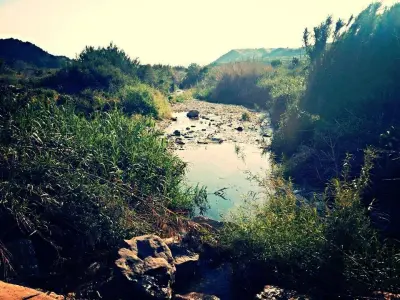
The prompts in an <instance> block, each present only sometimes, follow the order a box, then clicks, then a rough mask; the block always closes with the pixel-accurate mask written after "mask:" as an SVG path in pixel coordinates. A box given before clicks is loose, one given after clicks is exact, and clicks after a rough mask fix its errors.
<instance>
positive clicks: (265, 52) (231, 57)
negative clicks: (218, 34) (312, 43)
mask: <svg viewBox="0 0 400 300" xmlns="http://www.w3.org/2000/svg"><path fill="white" fill-rule="evenodd" d="M303 54H304V50H303V49H302V48H259V49H233V50H231V51H229V52H228V53H225V54H224V55H222V56H221V57H219V58H218V59H217V60H215V61H214V62H213V64H225V63H231V62H237V61H248V60H256V61H270V60H273V59H282V60H285V59H291V58H292V57H294V56H300V55H303Z"/></svg>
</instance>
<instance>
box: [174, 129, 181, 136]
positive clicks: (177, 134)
mask: <svg viewBox="0 0 400 300" xmlns="http://www.w3.org/2000/svg"><path fill="white" fill-rule="evenodd" d="M173 135H174V136H180V135H181V132H180V131H179V130H175V131H174V132H173Z"/></svg>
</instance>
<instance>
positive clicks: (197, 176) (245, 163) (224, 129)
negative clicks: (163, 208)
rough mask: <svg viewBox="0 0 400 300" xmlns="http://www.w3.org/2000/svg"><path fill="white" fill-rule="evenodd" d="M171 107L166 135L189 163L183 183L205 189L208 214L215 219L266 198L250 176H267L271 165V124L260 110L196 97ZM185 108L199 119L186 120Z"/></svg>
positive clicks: (178, 153) (180, 155)
mask: <svg viewBox="0 0 400 300" xmlns="http://www.w3.org/2000/svg"><path fill="white" fill-rule="evenodd" d="M173 110H174V113H173V116H172V120H173V121H171V122H170V124H169V126H167V127H166V128H165V135H166V136H167V137H168V139H169V140H171V141H172V143H171V145H172V147H173V150H174V151H175V153H176V154H177V155H178V156H179V157H181V158H182V160H183V161H185V162H187V163H188V173H187V183H188V184H189V185H196V184H199V185H200V186H205V187H206V188H207V192H208V201H209V204H210V209H209V210H208V211H207V213H206V216H208V217H210V218H213V219H217V220H219V219H221V218H222V217H223V216H224V215H226V214H228V213H229V212H230V211H231V210H232V209H234V208H235V207H237V206H239V205H241V204H243V203H244V202H245V201H262V200H263V199H264V198H265V195H264V193H263V189H262V187H260V186H259V184H258V183H257V180H254V179H253V180H251V178H254V177H258V178H264V177H265V176H268V173H269V172H270V169H271V168H270V166H271V165H270V157H269V153H268V152H266V151H265V149H266V147H267V146H268V144H269V142H270V137H271V129H270V127H269V124H268V118H266V117H265V115H264V114H263V113H260V112H256V111H251V110H249V109H247V108H245V107H242V106H236V105H225V104H215V103H209V102H205V101H198V100H192V101H186V102H184V103H179V104H176V105H174V106H173ZM189 110H197V111H199V118H198V119H189V118H188V117H187V116H186V114H187V112H188V111H189ZM244 113H245V115H246V118H244V119H245V120H243V114H244Z"/></svg>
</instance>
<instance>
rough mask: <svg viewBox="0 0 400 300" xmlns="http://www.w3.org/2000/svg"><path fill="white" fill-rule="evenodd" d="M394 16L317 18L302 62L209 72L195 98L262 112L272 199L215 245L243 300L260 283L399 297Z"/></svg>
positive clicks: (379, 10) (247, 211)
mask: <svg viewBox="0 0 400 300" xmlns="http://www.w3.org/2000/svg"><path fill="white" fill-rule="evenodd" d="M399 14H400V4H395V5H393V6H391V7H388V8H384V7H383V6H382V5H381V4H372V5H370V6H369V7H368V8H367V9H366V10H364V11H363V12H361V13H360V14H359V15H358V16H357V17H351V18H350V20H348V21H347V22H345V21H343V20H340V19H339V20H337V21H334V20H333V19H332V17H328V18H327V19H326V20H325V21H324V22H322V23H321V24H320V25H318V26H316V27H315V28H313V30H312V32H310V31H309V30H307V29H306V30H305V31H304V35H303V42H304V47H305V51H306V53H307V61H302V60H301V59H299V58H298V57H293V58H292V59H291V60H288V61H279V59H276V60H275V61H274V62H272V61H271V62H270V67H269V68H268V66H267V65H266V64H265V63H264V62H254V61H252V62H241V63H231V64H225V65H221V66H214V67H213V68H212V69H211V70H210V71H209V74H208V76H206V78H205V79H204V80H203V81H202V82H201V83H199V85H198V86H197V87H196V88H197V93H198V94H199V95H205V98H206V99H207V100H209V101H215V102H221V103H232V104H243V105H247V106H249V107H252V106H254V105H256V106H258V107H261V108H266V109H268V111H269V112H270V116H271V124H272V125H273V127H274V134H273V140H272V144H271V146H270V150H272V152H273V154H274V158H275V163H276V164H277V170H278V171H277V173H278V174H279V176H278V175H276V176H277V177H276V180H275V182H273V188H272V190H273V192H271V193H270V194H269V195H268V197H267V199H268V200H267V201H266V203H265V204H261V205H254V206H253V207H249V205H246V206H245V207H243V208H242V209H241V210H239V211H238V212H237V213H236V214H234V215H233V216H232V218H231V219H229V222H228V223H227V224H228V225H227V226H226V228H225V230H224V232H223V233H222V235H221V242H222V244H223V245H224V246H225V247H226V249H227V250H228V251H229V252H230V253H231V254H232V257H233V258H234V261H235V262H236V263H237V266H236V267H237V269H236V274H237V276H238V277H239V279H240V282H247V284H244V286H246V287H253V288H255V290H252V293H253V295H254V292H257V291H259V290H260V289H261V287H262V285H264V284H265V283H266V282H270V283H277V284H280V285H282V286H286V287H291V288H295V289H297V290H301V291H304V292H306V293H312V294H317V295H319V296H320V297H322V298H324V297H327V296H328V295H329V296H332V295H335V296H341V297H343V296H344V295H351V296H354V295H369V294H370V293H371V292H372V291H376V290H380V291H382V290H383V291H392V292H399V288H398V286H399V281H398V278H399V277H400V274H399V272H398V270H399V261H400V260H399V259H400V250H399V249H400V245H399V244H398V242H397V241H398V238H399V237H400V232H399V228H400V221H399V220H400V218H399V211H400V206H399V203H398V201H396V199H397V194H398V192H399V188H398V180H399V177H400V165H399V157H400V149H399V147H400V144H399V138H400V132H399V127H400V124H399V120H400V118H399V101H398V99H399V97H400V90H399V85H398V84H397V79H398V78H400V73H399V59H398V53H399V50H400V43H399V36H400V27H399V23H398V15H399ZM271 67H272V68H271ZM364 149H370V150H367V151H366V153H367V154H366V156H365V161H364V151H365V150H364ZM343 161H344V162H345V163H344V165H343V164H342V162H343ZM350 164H351V165H352V168H350V167H349V166H350ZM282 178H285V180H284V179H282ZM327 182H328V185H327ZM292 185H294V186H295V188H296V189H301V190H305V191H310V190H311V191H313V192H317V194H316V195H315V196H314V198H313V197H311V199H307V198H304V197H302V196H300V195H296V194H295V193H294V192H293V190H294V189H295V188H294V187H293V186H292ZM324 190H325V193H323V191H324ZM309 195H310V193H308V196H307V197H308V198H310V196H309ZM318 195H323V196H318ZM273 270H274V271H273ZM246 277H247V279H246ZM246 280H247V281H246ZM257 284H259V285H257Z"/></svg>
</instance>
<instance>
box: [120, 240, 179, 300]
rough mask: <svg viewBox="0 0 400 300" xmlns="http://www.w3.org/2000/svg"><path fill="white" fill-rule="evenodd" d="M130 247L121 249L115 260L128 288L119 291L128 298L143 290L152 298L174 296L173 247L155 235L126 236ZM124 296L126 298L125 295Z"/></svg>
mask: <svg viewBox="0 0 400 300" xmlns="http://www.w3.org/2000/svg"><path fill="white" fill-rule="evenodd" d="M125 242H126V244H127V246H128V248H121V249H120V250H119V251H118V254H119V256H120V258H119V259H118V260H116V261H115V265H116V268H117V273H118V274H120V275H121V276H120V280H121V281H123V285H120V286H125V287H126V290H124V291H122V290H120V291H119V292H120V293H121V292H122V294H123V295H125V297H126V299H134V298H135V296H136V295H137V294H135V292H137V293H140V294H142V295H143V297H142V298H144V297H149V298H152V299H171V298H172V289H171V285H172V284H173V283H174V280H175V272H176V268H175V265H174V258H173V257H172V253H171V250H170V249H169V247H168V246H167V245H166V244H165V242H164V241H163V240H162V239H161V238H160V237H158V236H156V235H144V236H139V237H135V238H132V239H131V240H125ZM124 299H125V298H124Z"/></svg>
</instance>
